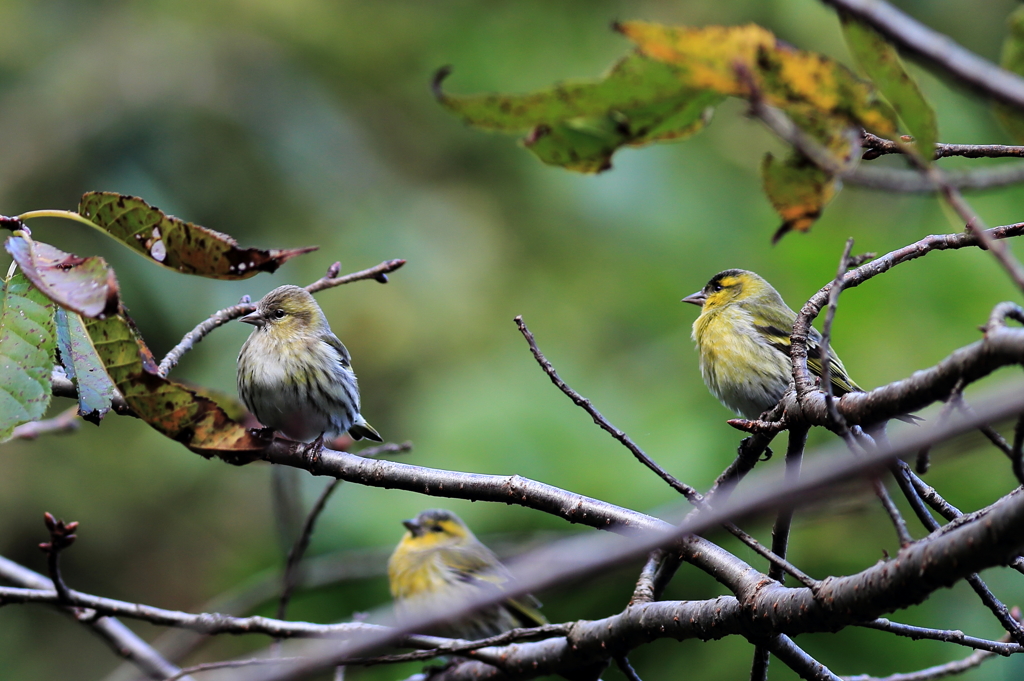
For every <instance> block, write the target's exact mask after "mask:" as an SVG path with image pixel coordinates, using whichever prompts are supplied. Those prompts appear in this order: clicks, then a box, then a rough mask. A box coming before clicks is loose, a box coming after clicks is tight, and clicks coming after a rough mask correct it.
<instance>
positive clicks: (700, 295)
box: [242, 290, 708, 319]
mask: <svg viewBox="0 0 1024 681" xmlns="http://www.w3.org/2000/svg"><path fill="white" fill-rule="evenodd" d="M707 299H708V297H707V295H705V293H704V291H703V290H701V291H697V292H696V293H691V294H690V295H688V296H686V297H685V298H683V299H682V300H681V301H679V302H681V303H690V304H691V305H696V306H697V307H704V301H705V300H707ZM242 319H245V317H242Z"/></svg>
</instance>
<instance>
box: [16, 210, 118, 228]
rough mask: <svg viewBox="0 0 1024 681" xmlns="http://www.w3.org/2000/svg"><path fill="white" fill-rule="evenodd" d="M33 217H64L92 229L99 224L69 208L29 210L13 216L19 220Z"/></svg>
mask: <svg viewBox="0 0 1024 681" xmlns="http://www.w3.org/2000/svg"><path fill="white" fill-rule="evenodd" d="M33 218H64V219H65V220H74V221H75V222H81V223H82V224H83V225H89V226H90V227H92V228H93V229H98V228H99V225H97V224H96V223H95V222H93V221H92V220H90V219H89V218H84V217H82V216H81V215H79V214H78V213H74V212H72V211H70V210H30V211H29V212H27V213H22V214H21V215H18V216H16V217H15V219H17V220H21V221H22V222H24V221H25V220H31V219H33Z"/></svg>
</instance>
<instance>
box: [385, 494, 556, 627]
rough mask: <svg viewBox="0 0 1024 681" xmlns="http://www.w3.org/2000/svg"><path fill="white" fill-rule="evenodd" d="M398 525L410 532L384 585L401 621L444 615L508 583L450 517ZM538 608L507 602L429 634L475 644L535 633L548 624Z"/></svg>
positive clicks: (428, 516)
mask: <svg viewBox="0 0 1024 681" xmlns="http://www.w3.org/2000/svg"><path fill="white" fill-rule="evenodd" d="M402 524H403V525H405V528H406V529H407V530H408V532H406V533H405V535H404V536H403V537H402V540H401V541H400V542H398V546H397V547H396V548H395V552H394V553H392V554H391V558H390V559H389V560H388V581H389V582H390V585H391V595H392V596H394V598H395V610H396V615H397V617H398V619H399V620H400V621H401V620H408V619H409V618H412V617H416V616H418V615H426V614H430V613H433V612H436V611H438V610H443V609H444V608H445V607H450V604H451V603H452V601H455V602H456V603H458V601H459V600H461V599H470V598H473V596H474V595H476V594H480V593H484V592H486V591H487V590H488V589H494V588H497V589H499V590H501V589H503V587H504V586H505V585H507V584H508V583H509V581H510V580H511V579H512V576H511V575H510V574H509V572H508V570H507V569H506V568H505V566H504V565H502V564H501V561H499V560H498V557H497V556H495V555H494V553H493V552H492V551H491V550H490V549H489V548H487V547H486V546H484V545H483V544H482V543H480V540H478V539H477V538H476V537H475V536H473V533H472V532H471V531H470V530H469V528H468V527H466V524H465V523H464V522H462V520H461V519H460V518H459V517H458V516H457V515H455V514H454V513H452V512H451V511H446V510H444V509H440V508H435V509H431V510H429V511H423V512H422V513H420V514H419V515H418V516H416V517H415V518H413V519H412V520H403V521H402ZM539 608H540V603H539V602H537V599H535V598H534V597H533V596H525V597H523V598H519V599H509V600H507V601H505V602H503V603H501V604H500V605H497V606H494V607H491V608H487V609H485V610H481V611H478V612H476V613H475V614H473V615H471V616H469V617H466V618H463V619H461V620H454V621H449V622H446V623H445V624H443V625H441V626H439V627H436V628H434V629H432V630H431V633H436V634H438V635H442V636H449V637H452V638H464V639H468V640H476V639H481V638H486V637H488V636H495V635H497V634H500V633H502V632H505V631H508V630H510V629H515V628H517V627H536V626H540V625H542V624H546V623H547V620H546V619H544V615H542V614H541V613H540V610H539Z"/></svg>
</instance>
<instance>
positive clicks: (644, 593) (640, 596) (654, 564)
mask: <svg viewBox="0 0 1024 681" xmlns="http://www.w3.org/2000/svg"><path fill="white" fill-rule="evenodd" d="M666 555H667V554H666V552H665V551H664V550H662V549H658V550H657V551H651V555H649V556H647V561H646V562H645V563H644V566H643V568H642V569H641V570H640V576H639V577H637V580H636V586H635V587H634V588H633V596H632V598H630V599H629V604H630V605H635V604H637V603H650V602H651V601H653V600H654V580H655V579H656V578H657V576H658V569H659V568H660V567H661V563H662V561H663V560H664V559H665V556H666Z"/></svg>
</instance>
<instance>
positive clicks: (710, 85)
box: [617, 21, 896, 136]
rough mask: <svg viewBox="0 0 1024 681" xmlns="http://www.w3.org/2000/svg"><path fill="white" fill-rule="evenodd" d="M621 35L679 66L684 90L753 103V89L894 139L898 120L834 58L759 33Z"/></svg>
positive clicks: (638, 28)
mask: <svg viewBox="0 0 1024 681" xmlns="http://www.w3.org/2000/svg"><path fill="white" fill-rule="evenodd" d="M617 28H618V30H619V31H620V32H621V33H622V34H623V35H625V36H626V37H627V38H629V39H630V40H632V41H633V42H634V43H636V45H637V46H638V47H639V48H640V51H641V53H643V54H644V55H646V56H647V57H650V58H651V59H655V60H657V61H662V62H665V63H666V64H670V65H672V66H674V67H675V68H676V70H675V73H676V74H677V76H678V77H679V80H680V84H681V85H683V86H684V87H688V88H696V89H706V90H713V91H715V92H718V93H720V94H723V95H733V96H736V97H750V96H751V94H752V92H751V86H753V87H755V88H756V89H757V94H758V95H759V96H761V97H763V98H764V100H765V101H766V102H767V103H768V104H770V105H771V106H774V107H777V108H779V109H782V110H783V111H786V112H787V113H788V112H789V111H790V109H791V108H793V107H798V108H805V107H811V108H813V109H815V110H817V111H818V112H820V113H821V114H824V115H827V116H829V117H833V118H839V119H843V120H845V121H846V122H847V123H848V124H849V125H854V126H859V127H863V128H865V129H867V130H870V131H871V132H873V133H875V134H878V135H884V136H892V135H893V134H894V133H895V132H896V115H895V113H894V112H893V110H892V108H891V107H890V106H889V105H888V104H886V103H885V101H883V100H882V98H881V97H880V96H879V93H878V91H877V90H876V89H875V88H874V86H873V85H872V84H871V83H868V82H866V81H864V80H861V79H860V78H858V77H857V75H856V74H855V73H854V72H853V71H851V70H850V69H848V68H847V67H846V66H844V65H842V64H840V63H839V62H837V61H835V60H833V59H830V58H829V57H826V56H824V55H820V54H816V53H814V52H806V51H804V50H798V49H795V48H793V47H791V46H789V45H787V44H785V43H782V42H779V41H778V40H777V39H776V38H775V36H774V35H773V34H772V32H771V31H769V30H767V29H765V28H762V27H760V26H757V25H754V24H748V25H747V26H708V27H705V28H689V27H684V26H680V27H671V26H663V25H660V24H650V23H646V22H641V21H631V22H627V23H624V24H619V25H618V27H617Z"/></svg>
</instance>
